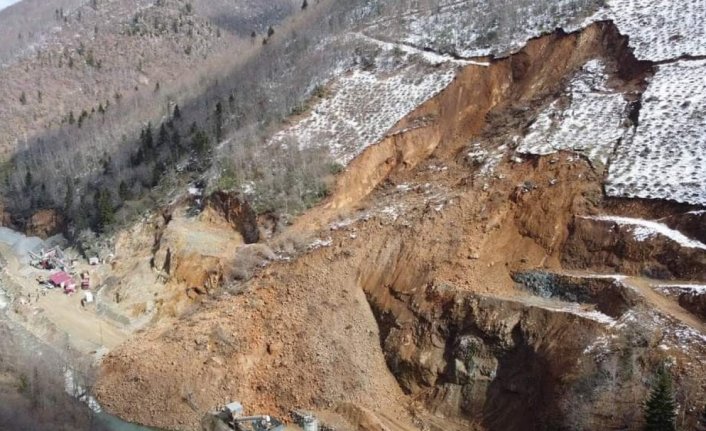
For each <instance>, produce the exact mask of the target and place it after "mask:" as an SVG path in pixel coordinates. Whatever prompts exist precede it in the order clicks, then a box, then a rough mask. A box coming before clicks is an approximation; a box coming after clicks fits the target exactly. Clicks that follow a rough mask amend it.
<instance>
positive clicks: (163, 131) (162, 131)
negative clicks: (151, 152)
mask: <svg viewBox="0 0 706 431" xmlns="http://www.w3.org/2000/svg"><path fill="white" fill-rule="evenodd" d="M167 142H169V134H168V133H167V126H166V125H165V124H164V123H162V125H161V126H159V135H158V136H157V146H159V147H161V146H163V145H164V144H166V143H167Z"/></svg>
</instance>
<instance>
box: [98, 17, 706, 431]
mask: <svg viewBox="0 0 706 431" xmlns="http://www.w3.org/2000/svg"><path fill="white" fill-rule="evenodd" d="M593 58H602V59H603V60H604V61H606V63H607V64H608V65H609V67H611V68H612V71H613V78H612V79H613V81H614V82H613V83H614V85H617V86H622V87H624V88H626V89H634V88H641V86H643V84H644V78H645V77H646V76H647V75H649V68H647V67H646V66H645V65H640V64H638V63H636V62H635V61H634V59H632V58H631V56H630V53H629V52H628V51H627V49H626V41H625V39H623V38H621V37H620V36H619V35H618V34H617V31H616V30H615V28H614V27H613V26H612V25H610V24H609V23H599V24H595V25H592V26H590V27H588V28H586V29H585V30H583V31H581V32H577V33H573V34H569V35H565V34H552V35H548V36H545V37H542V38H538V39H535V40H532V41H530V42H529V43H528V45H527V47H526V48H525V49H523V50H522V51H521V52H519V53H517V54H515V55H512V56H510V57H508V58H505V59H500V60H495V61H493V62H492V63H491V65H490V66H489V67H487V68H484V67H481V66H475V65H471V66H468V67H466V68H465V69H463V70H462V71H461V72H460V73H459V75H458V77H457V78H456V80H455V81H454V82H453V83H452V84H451V85H450V86H449V87H448V88H447V89H446V90H444V91H443V92H442V93H440V94H439V95H438V96H437V97H435V98H434V99H432V100H430V101H428V102H427V103H425V104H424V105H422V106H420V107H419V108H418V109H417V110H416V111H415V112H414V113H413V114H412V115H410V116H409V117H408V118H407V119H405V120H403V122H402V123H401V124H399V125H398V127H396V131H393V133H391V134H390V136H388V137H387V138H386V139H384V140H383V141H382V142H380V143H379V144H377V145H375V146H372V147H370V148H369V149H367V150H366V151H365V152H364V153H363V154H361V155H360V156H359V157H358V158H357V159H355V160H354V161H353V162H352V163H351V165H350V166H349V167H348V168H347V170H346V171H345V172H344V173H343V174H342V175H341V176H340V179H339V182H338V185H337V187H336V189H335V190H334V192H333V194H332V196H331V198H330V199H329V200H328V201H327V202H325V203H324V204H322V205H321V206H320V207H318V208H315V209H314V210H312V211H311V212H309V213H307V214H305V215H304V216H302V217H301V218H300V219H299V220H298V221H297V222H296V223H295V225H294V226H292V227H291V228H290V230H289V232H288V234H290V235H293V234H301V235H304V234H311V233H314V234H316V235H318V237H319V239H320V241H318V242H316V243H314V244H318V245H312V247H311V248H312V250H311V251H310V252H309V253H307V254H304V255H302V256H300V257H298V258H297V259H294V260H291V261H280V262H276V263H273V264H271V265H269V266H268V267H267V268H265V269H263V270H262V271H260V272H259V273H257V274H256V275H255V277H254V278H253V279H252V280H251V281H250V282H248V283H247V284H246V285H245V286H244V289H243V291H242V293H240V294H237V295H232V294H225V293H224V294H221V295H213V296H208V297H207V298H205V299H203V300H202V301H203V302H202V306H201V308H198V309H194V310H192V311H191V312H189V313H186V314H183V315H182V316H181V317H180V318H179V319H177V320H174V321H166V320H165V321H162V322H161V323H160V324H158V325H157V326H155V327H153V328H152V329H150V330H147V331H145V332H144V333H142V334H140V335H139V336H138V337H136V338H135V339H133V340H131V341H129V342H128V343H126V344H125V345H123V346H122V347H120V348H119V349H116V350H115V351H113V352H112V353H111V354H109V355H108V356H107V357H106V358H105V360H104V362H103V365H102V372H101V377H100V381H99V384H98V387H97V396H98V398H99V400H100V402H101V403H102V405H103V406H104V407H105V408H106V409H107V410H109V411H111V412H114V413H116V414H118V415H120V416H121V417H123V418H125V419H127V420H130V421H135V422H139V423H144V424H149V425H153V426H158V427H162V428H169V429H197V428H198V427H199V420H200V419H201V417H202V416H203V415H204V414H205V413H206V412H208V411H210V410H212V409H214V408H215V407H217V406H218V405H220V404H223V403H225V402H229V401H232V400H239V401H241V402H243V404H244V405H245V406H246V408H247V409H248V412H252V413H266V414H273V415H277V416H279V417H287V416H288V413H289V412H290V411H291V410H292V409H295V408H304V409H310V410H313V411H315V412H321V413H323V414H324V415H326V414H332V415H338V416H337V417H338V418H340V420H341V421H342V422H349V423H348V424H347V425H348V426H350V427H353V428H358V429H381V428H383V427H386V428H389V429H433V430H454V429H491V430H527V429H548V428H551V427H558V428H564V429H566V428H569V429H576V428H584V429H636V427H639V426H640V424H641V421H642V413H641V403H642V400H644V397H645V396H646V394H647V392H648V390H649V387H648V385H647V384H646V382H647V381H649V378H650V371H651V370H652V369H654V367H656V366H657V364H658V363H660V362H661V361H662V360H663V359H664V355H665V353H663V349H661V348H657V346H658V345H660V343H667V342H668V341H665V340H671V338H669V339H668V338H666V335H664V333H663V332H660V331H662V329H664V328H666V327H667V326H669V325H668V324H667V323H665V324H664V325H662V326H663V328H662V329H653V328H652V327H651V326H649V328H651V329H649V330H643V329H644V328H646V327H647V326H644V327H643V326H639V325H642V324H643V323H644V321H645V319H647V318H648V317H649V316H651V315H650V314H649V313H650V311H649V309H647V308H646V306H645V305H644V303H643V302H641V301H632V300H630V301H627V300H625V299H624V296H621V295H615V299H614V300H613V299H607V300H606V301H609V302H610V301H615V302H614V303H602V302H601V303H599V305H600V307H601V308H600V309H597V306H596V303H595V302H598V301H593V302H587V303H580V304H574V303H569V302H566V301H564V300H561V299H546V298H542V297H537V296H536V295H533V294H532V293H531V292H529V291H527V290H524V289H518V287H517V286H516V284H515V282H514V281H513V280H512V278H511V275H512V274H513V273H516V272H517V271H522V270H532V269H536V268H545V269H548V270H557V271H558V270H561V269H562V263H561V262H562V252H563V250H564V244H565V242H566V241H567V238H568V237H569V233H570V232H569V225H570V223H571V221H572V220H573V219H574V217H575V216H577V215H587V214H594V213H600V212H601V211H603V210H604V207H608V205H609V203H608V202H607V201H606V200H605V199H604V197H603V193H602V186H601V179H602V178H601V174H599V173H597V172H596V171H595V170H594V169H593V167H592V166H591V165H590V164H589V163H588V162H587V161H585V160H583V159H581V158H578V157H576V156H574V155H570V154H565V153H560V154H557V155H554V156H549V157H528V158H524V159H516V158H514V157H512V155H511V144H512V138H511V137H512V136H517V135H520V134H521V133H522V131H523V129H524V128H525V127H527V125H528V124H529V123H530V122H531V120H532V118H533V116H534V115H536V113H537V112H538V109H539V108H541V107H542V106H543V105H544V104H545V103H547V102H546V100H547V97H548V96H550V95H552V94H554V93H556V92H558V91H560V90H561V88H562V84H563V83H564V82H565V81H566V80H567V79H568V78H570V77H571V75H572V74H573V73H574V72H575V71H576V70H578V68H580V67H581V66H582V65H583V64H584V63H585V62H586V61H588V60H590V59H593ZM420 119H424V121H421V120H420ZM419 124H423V125H422V126H419ZM415 125H417V126H415ZM471 148H476V149H477V148H480V149H481V150H482V151H480V153H478V151H476V152H475V153H474V154H475V155H473V156H471V155H470V153H471ZM478 154H480V156H479V155H478ZM513 159H514V160H513ZM613 209H616V208H613ZM617 210H624V211H625V212H626V213H628V214H627V215H629V211H630V209H629V208H622V207H618V208H617ZM603 234H606V235H607V234H608V233H603ZM327 244H330V245H327ZM322 245H323V246H322ZM589 269H590V268H589ZM580 287H581V286H579V287H578V288H580ZM621 301H622V302H621ZM600 310H610V313H611V315H610V316H609V315H606V314H604V313H602V312H601V311H600ZM617 319H620V322H621V323H620V324H616V322H618V320H617ZM665 322H666V321H665ZM644 324H645V325H647V323H644ZM669 324H671V323H669ZM636 325H637V326H636ZM602 340H603V341H602ZM669 342H670V343H672V344H669V345H666V348H667V350H668V351H669V352H670V354H671V352H672V350H670V349H671V347H669V346H672V345H674V342H673V341H669ZM701 344H703V343H701ZM596 346H608V347H605V349H603V350H601V349H598V347H596ZM598 350H600V352H599V354H598V356H597V357H599V358H600V359H595V358H594V357H593V356H587V354H588V353H591V354H593V353H592V352H595V351H598ZM703 358H706V347H704V346H703V345H699V344H689V349H683V351H675V353H674V356H673V359H674V361H675V364H674V366H673V368H672V372H673V374H675V377H676V381H677V386H678V387H679V388H680V389H679V390H680V392H679V397H680V398H679V399H680V403H682V405H683V406H684V410H683V411H680V412H679V415H680V420H682V421H683V423H685V424H693V423H694V421H695V420H696V417H695V413H694V412H695V411H697V410H696V409H695V407H696V406H697V405H699V404H698V403H699V402H701V403H703V401H704V400H705V399H706V394H704V389H703V388H704V387H705V386H704V376H706V369H705V368H706V366H705V365H704V364H706V362H705V361H703V360H702V359H703ZM685 393H688V396H686V395H684V394H685Z"/></svg>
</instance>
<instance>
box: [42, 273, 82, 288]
mask: <svg viewBox="0 0 706 431" xmlns="http://www.w3.org/2000/svg"><path fill="white" fill-rule="evenodd" d="M49 282H50V283H51V284H52V285H54V286H55V287H60V288H62V289H64V291H65V292H66V293H73V292H75V291H76V283H75V282H74V279H73V278H72V277H71V276H70V275H69V274H67V273H66V272H64V271H59V272H57V273H55V274H53V275H52V276H51V277H49Z"/></svg>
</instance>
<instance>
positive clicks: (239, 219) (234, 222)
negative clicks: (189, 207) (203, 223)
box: [204, 191, 260, 244]
mask: <svg viewBox="0 0 706 431" xmlns="http://www.w3.org/2000/svg"><path fill="white" fill-rule="evenodd" d="M205 207H206V209H205V215H204V217H206V218H209V217H211V216H209V213H211V212H213V213H215V214H217V215H218V216H220V217H223V218H224V219H225V220H226V221H227V222H228V223H230V225H231V226H232V227H233V229H234V230H235V231H237V232H240V234H241V235H242V236H243V240H244V241H245V243H246V244H254V243H256V242H258V241H259V240H260V231H259V229H258V226H257V214H256V213H255V211H254V210H253V209H252V207H251V206H250V204H249V203H248V202H247V201H246V200H245V199H243V198H242V196H240V195H239V194H237V193H233V192H224V191H217V192H215V193H213V194H212V195H211V196H209V197H208V198H206V201H205Z"/></svg>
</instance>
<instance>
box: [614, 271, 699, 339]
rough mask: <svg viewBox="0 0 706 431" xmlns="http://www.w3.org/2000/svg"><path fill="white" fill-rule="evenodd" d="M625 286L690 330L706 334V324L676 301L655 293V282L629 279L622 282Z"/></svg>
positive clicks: (634, 278)
mask: <svg viewBox="0 0 706 431" xmlns="http://www.w3.org/2000/svg"><path fill="white" fill-rule="evenodd" d="M622 282H623V284H625V285H626V286H628V287H632V288H633V289H635V290H637V291H638V293H639V294H640V295H642V297H643V298H645V300H646V301H647V302H649V303H650V305H652V306H653V307H654V308H655V309H656V310H659V311H660V312H662V313H664V314H666V315H668V316H670V317H672V318H674V319H676V320H678V321H680V322H681V323H683V324H685V325H686V326H689V327H690V328H692V329H694V330H696V331H699V332H700V333H702V334H706V323H704V322H703V321H701V320H700V319H698V318H697V317H696V316H694V315H693V314H691V313H689V312H688V311H686V310H685V309H683V308H682V307H681V306H680V305H679V304H677V303H676V302H675V301H673V300H671V299H669V298H667V297H666V296H664V295H661V294H660V293H659V292H655V290H654V289H653V288H652V285H653V284H654V282H652V281H651V280H648V279H644V278H639V277H629V278H626V279H624V280H622Z"/></svg>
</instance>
